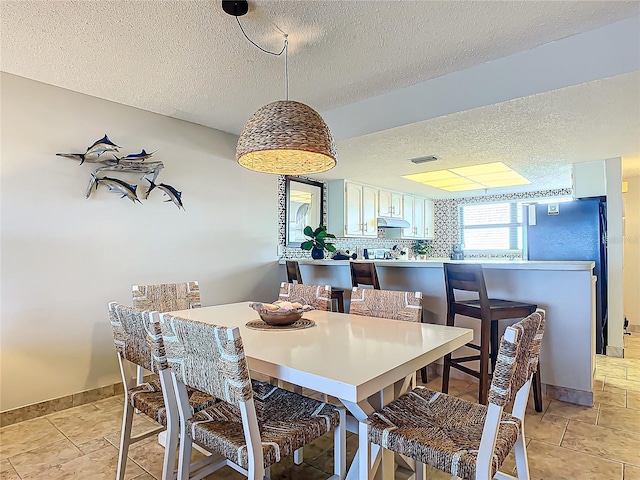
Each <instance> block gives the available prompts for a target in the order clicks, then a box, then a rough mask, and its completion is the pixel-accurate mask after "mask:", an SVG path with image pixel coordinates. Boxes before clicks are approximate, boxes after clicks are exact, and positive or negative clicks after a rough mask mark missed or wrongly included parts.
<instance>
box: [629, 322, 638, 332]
mask: <svg viewBox="0 0 640 480" xmlns="http://www.w3.org/2000/svg"><path fill="white" fill-rule="evenodd" d="M628 330H629V331H630V332H632V333H640V325H634V324H633V323H630V324H629V328H628Z"/></svg>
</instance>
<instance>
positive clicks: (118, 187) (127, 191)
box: [87, 174, 159, 203]
mask: <svg viewBox="0 0 640 480" xmlns="http://www.w3.org/2000/svg"><path fill="white" fill-rule="evenodd" d="M91 175H92V176H93V182H94V183H95V185H96V190H97V189H98V186H99V185H105V186H106V187H107V188H108V189H109V190H110V191H112V192H116V193H121V194H122V197H120V198H124V197H127V198H128V199H129V200H131V201H132V202H134V203H135V202H138V203H142V202H141V201H140V199H139V198H138V194H137V193H136V190H137V188H138V186H137V185H131V184H130V183H127V182H125V181H124V180H120V179H118V178H110V177H102V178H98V177H96V176H95V175H93V174H91ZM158 188H159V187H158ZM87 197H88V195H87Z"/></svg>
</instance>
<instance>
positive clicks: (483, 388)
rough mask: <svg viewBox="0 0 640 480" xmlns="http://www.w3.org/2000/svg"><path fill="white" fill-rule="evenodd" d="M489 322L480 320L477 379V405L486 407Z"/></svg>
mask: <svg viewBox="0 0 640 480" xmlns="http://www.w3.org/2000/svg"><path fill="white" fill-rule="evenodd" d="M491 323H492V322H491V320H490V319H481V320H480V330H481V332H480V378H479V379H478V380H479V381H478V383H479V386H478V403H481V404H482V405H486V404H487V401H488V397H489V344H490V343H491Z"/></svg>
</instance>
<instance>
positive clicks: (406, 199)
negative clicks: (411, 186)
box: [402, 195, 425, 238]
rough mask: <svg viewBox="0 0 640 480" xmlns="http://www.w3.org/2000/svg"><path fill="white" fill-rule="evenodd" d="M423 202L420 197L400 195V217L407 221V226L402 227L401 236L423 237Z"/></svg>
mask: <svg viewBox="0 0 640 480" xmlns="http://www.w3.org/2000/svg"><path fill="white" fill-rule="evenodd" d="M424 202H425V199H424V198H421V197H414V196H413V195H402V218H403V219H404V220H406V221H407V222H409V225H410V227H409V228H403V229H402V238H423V236H424V231H425V228H424Z"/></svg>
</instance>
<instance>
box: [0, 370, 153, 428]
mask: <svg viewBox="0 0 640 480" xmlns="http://www.w3.org/2000/svg"><path fill="white" fill-rule="evenodd" d="M155 377H156V375H153V374H150V375H146V376H145V381H149V380H151V379H153V378H155ZM123 393H124V387H123V385H122V382H118V383H114V384H111V385H105V386H104V387H97V388H92V389H89V390H84V391H82V392H78V393H73V394H71V395H65V396H62V397H58V398H52V399H51V400H45V401H43V402H38V403H32V404H31V405H25V406H23V407H18V408H13V409H11V410H5V411H4V412H0V427H6V426H7V425H13V424H14V423H18V422H24V421H25V420H31V419H33V418H38V417H42V416H44V415H49V414H51V413H56V412H60V411H62V410H66V409H68V408H73V407H79V406H80V405H85V404H87V403H91V402H95V401H97V400H102V399H105V398H109V397H113V396H114V395H122V394H123Z"/></svg>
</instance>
